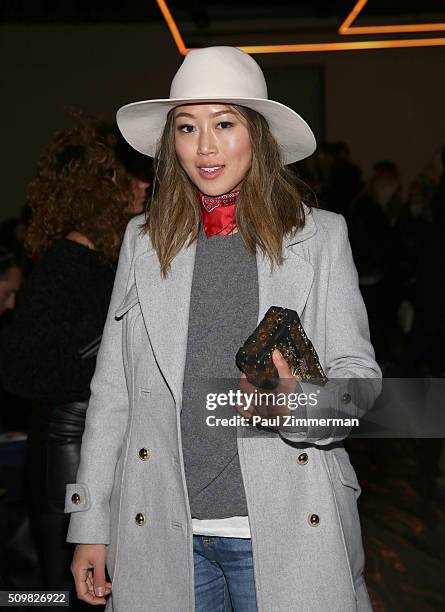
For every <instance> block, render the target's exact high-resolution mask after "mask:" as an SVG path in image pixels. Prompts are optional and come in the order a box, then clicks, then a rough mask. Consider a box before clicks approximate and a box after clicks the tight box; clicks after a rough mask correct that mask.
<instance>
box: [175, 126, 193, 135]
mask: <svg viewBox="0 0 445 612" xmlns="http://www.w3.org/2000/svg"><path fill="white" fill-rule="evenodd" d="M177 129H178V131H179V132H184V134H190V133H191V132H193V130H194V129H195V128H194V126H193V125H178V128H177Z"/></svg>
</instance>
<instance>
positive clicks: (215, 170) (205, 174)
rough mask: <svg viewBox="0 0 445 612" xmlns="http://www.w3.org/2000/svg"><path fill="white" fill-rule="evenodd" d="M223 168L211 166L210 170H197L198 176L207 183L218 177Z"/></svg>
mask: <svg viewBox="0 0 445 612" xmlns="http://www.w3.org/2000/svg"><path fill="white" fill-rule="evenodd" d="M224 168H225V166H213V167H211V168H205V169H204V168H198V171H199V176H200V177H201V178H203V179H205V180H207V181H209V180H212V179H215V178H217V177H218V176H220V175H221V174H222V172H223V170H224Z"/></svg>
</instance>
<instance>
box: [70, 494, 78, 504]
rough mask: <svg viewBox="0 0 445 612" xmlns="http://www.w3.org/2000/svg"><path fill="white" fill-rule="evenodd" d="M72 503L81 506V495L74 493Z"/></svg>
mask: <svg viewBox="0 0 445 612" xmlns="http://www.w3.org/2000/svg"><path fill="white" fill-rule="evenodd" d="M71 501H72V502H73V504H80V495H79V493H73V494H72V495H71Z"/></svg>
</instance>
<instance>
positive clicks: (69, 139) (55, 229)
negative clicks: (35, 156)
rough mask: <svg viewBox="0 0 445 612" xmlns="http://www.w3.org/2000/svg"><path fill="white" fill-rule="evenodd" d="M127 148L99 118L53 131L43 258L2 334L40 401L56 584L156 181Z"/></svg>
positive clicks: (48, 579)
mask: <svg viewBox="0 0 445 612" xmlns="http://www.w3.org/2000/svg"><path fill="white" fill-rule="evenodd" d="M125 147H126V143H124V141H123V140H122V138H121V137H120V136H119V132H118V130H117V127H116V126H115V124H111V123H107V122H105V121H102V120H98V119H92V118H84V117H82V118H81V120H80V121H79V123H78V125H76V126H75V127H73V128H71V129H68V130H64V131H59V132H57V133H56V134H55V135H54V137H53V139H52V141H51V143H50V144H49V145H48V147H47V149H46V150H45V152H44V154H43V155H42V157H41V158H40V160H39V161H38V164H37V172H36V175H35V177H34V179H33V180H32V182H31V184H30V186H29V190H28V205H29V207H30V209H31V211H32V215H31V220H30V224H29V227H28V229H27V233H26V238H25V246H26V249H27V251H28V252H29V254H30V255H31V257H32V259H33V260H34V261H35V265H34V268H33V271H32V273H31V274H30V276H29V278H28V279H27V281H26V282H25V283H24V286H23V289H22V290H21V292H20V294H19V296H18V299H17V308H16V312H15V316H14V320H13V322H12V325H11V326H10V328H9V329H8V330H7V333H5V334H4V335H3V337H2V343H1V375H2V378H3V383H4V385H5V387H6V388H7V390H8V391H10V392H11V393H14V394H17V395H20V396H22V397H26V398H29V399H31V400H32V401H33V414H32V417H31V424H30V431H29V443H28V461H27V476H28V490H29V493H30V508H31V518H32V523H33V531H34V533H35V534H36V539H37V545H38V551H39V554H40V555H41V562H42V570H43V580H44V586H45V588H50V589H58V590H60V589H63V590H71V588H72V578H71V574H70V569H69V568H70V560H71V556H72V551H71V549H70V548H71V547H70V545H67V544H66V543H65V538H66V531H67V525H68V517H67V516H65V515H64V514H63V506H64V497H65V485H66V483H67V482H70V481H71V480H72V479H73V478H74V477H75V475H76V472H77V467H78V463H79V451H80V443H81V438H82V433H83V429H84V422H85V414H86V410H87V407H88V399H89V396H90V381H91V378H92V375H93V372H94V368H95V362H96V354H97V352H98V348H99V345H100V341H101V334H102V329H103V325H104V322H105V318H106V314H107V310H108V305H109V300H110V296H111V290H112V287H113V282H114V277H115V268H116V265H115V264H116V260H117V256H118V253H119V249H120V245H121V242H122V238H123V234H124V230H125V227H126V225H127V223H128V221H129V220H130V218H131V217H132V216H134V215H135V214H137V213H140V212H142V211H143V210H144V206H145V200H146V190H147V188H148V186H149V184H150V179H149V165H148V162H147V161H146V160H147V158H144V164H143V165H141V163H140V160H139V159H138V154H136V155H135V154H134V152H132V151H131V150H130V148H129V147H128V149H126V148H125ZM141 157H142V156H141ZM130 172H131V173H130ZM144 175H145V176H144ZM72 599H73V600H74V598H72ZM74 605H78V604H75V602H74V601H73V603H72V606H74ZM70 609H75V608H74V607H71V608H70Z"/></svg>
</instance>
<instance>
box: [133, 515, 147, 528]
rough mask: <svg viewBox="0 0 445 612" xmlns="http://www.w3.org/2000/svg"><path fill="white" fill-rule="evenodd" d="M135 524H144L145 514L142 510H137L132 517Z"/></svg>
mask: <svg viewBox="0 0 445 612" xmlns="http://www.w3.org/2000/svg"><path fill="white" fill-rule="evenodd" d="M134 520H135V521H136V524H137V525H145V514H144V513H143V512H138V513H137V514H136V516H135V517H134Z"/></svg>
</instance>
